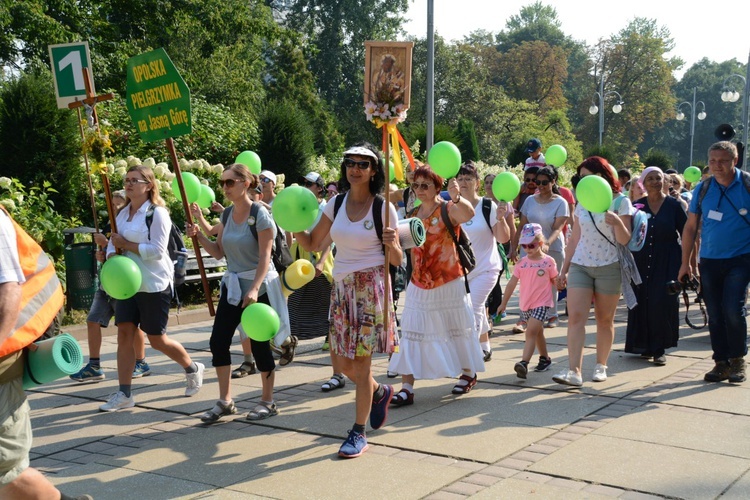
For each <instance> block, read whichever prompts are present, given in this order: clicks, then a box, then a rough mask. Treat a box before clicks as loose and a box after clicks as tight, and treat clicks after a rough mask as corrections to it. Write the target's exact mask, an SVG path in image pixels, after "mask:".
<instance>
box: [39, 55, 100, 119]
mask: <svg viewBox="0 0 750 500" xmlns="http://www.w3.org/2000/svg"><path fill="white" fill-rule="evenodd" d="M49 60H50V65H51V66H52V78H53V79H54V82H55V97H56V98H57V107H58V108H67V107H68V104H70V103H71V102H75V101H80V100H82V99H85V98H86V84H85V83H84V80H83V68H89V74H91V55H90V54H89V43H88V42H74V43H62V44H59V45H50V46H49ZM91 80H92V83H91V85H92V88H91V91H92V92H94V93H95V90H94V88H93V80H94V77H93V74H92V75H91Z"/></svg>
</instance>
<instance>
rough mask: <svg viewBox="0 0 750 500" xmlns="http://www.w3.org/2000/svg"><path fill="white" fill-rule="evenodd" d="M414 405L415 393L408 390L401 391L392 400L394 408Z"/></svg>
mask: <svg viewBox="0 0 750 500" xmlns="http://www.w3.org/2000/svg"><path fill="white" fill-rule="evenodd" d="M413 404H414V393H413V392H411V391H409V390H408V389H401V390H400V391H398V392H397V393H396V394H394V395H393V397H392V398H391V405H393V406H408V405H413Z"/></svg>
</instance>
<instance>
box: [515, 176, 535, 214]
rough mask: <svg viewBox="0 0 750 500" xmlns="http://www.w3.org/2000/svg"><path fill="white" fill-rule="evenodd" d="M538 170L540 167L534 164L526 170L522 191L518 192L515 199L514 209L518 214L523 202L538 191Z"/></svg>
mask: <svg viewBox="0 0 750 500" xmlns="http://www.w3.org/2000/svg"><path fill="white" fill-rule="evenodd" d="M538 171H539V167H537V166H532V167H529V168H527V169H526V170H524V172H523V184H521V192H520V193H518V196H516V199H515V200H514V201H513V210H515V213H516V215H519V214H520V210H521V207H522V206H523V202H524V201H526V198H528V197H529V196H533V195H534V193H536V188H537V185H536V173H537V172H538Z"/></svg>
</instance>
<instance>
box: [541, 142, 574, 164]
mask: <svg viewBox="0 0 750 500" xmlns="http://www.w3.org/2000/svg"><path fill="white" fill-rule="evenodd" d="M567 159H568V152H567V151H566V150H565V148H564V147H562V146H560V145H559V144H553V145H552V146H550V147H548V148H547V152H546V153H544V161H545V163H547V165H554V166H555V167H562V166H563V164H564V163H565V160H567Z"/></svg>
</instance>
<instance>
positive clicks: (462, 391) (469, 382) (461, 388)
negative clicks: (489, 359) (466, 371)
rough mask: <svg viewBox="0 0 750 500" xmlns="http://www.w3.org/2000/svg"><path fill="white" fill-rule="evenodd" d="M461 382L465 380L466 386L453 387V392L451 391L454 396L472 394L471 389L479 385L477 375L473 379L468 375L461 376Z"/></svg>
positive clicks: (457, 385)
mask: <svg viewBox="0 0 750 500" xmlns="http://www.w3.org/2000/svg"><path fill="white" fill-rule="evenodd" d="M458 379H459V380H465V381H466V382H467V384H466V385H460V384H456V385H454V386H453V390H452V391H451V392H452V393H453V394H466V393H468V392H471V389H472V388H473V387H474V386H475V385H477V374H476V373H475V374H474V376H473V377H469V376H467V375H461V376H460V377H458Z"/></svg>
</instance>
